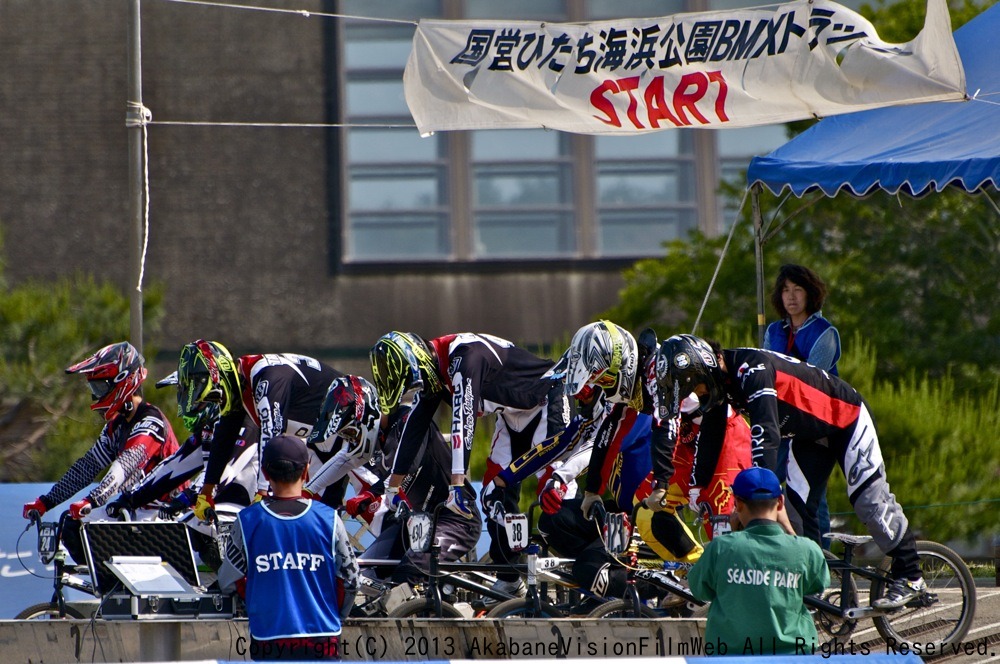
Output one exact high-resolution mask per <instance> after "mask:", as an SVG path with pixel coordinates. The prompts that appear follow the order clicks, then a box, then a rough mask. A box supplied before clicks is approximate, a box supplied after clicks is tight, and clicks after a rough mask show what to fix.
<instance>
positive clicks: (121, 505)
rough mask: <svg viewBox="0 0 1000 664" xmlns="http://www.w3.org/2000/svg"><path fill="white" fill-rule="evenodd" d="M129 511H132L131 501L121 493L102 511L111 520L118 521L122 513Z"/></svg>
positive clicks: (126, 495)
mask: <svg viewBox="0 0 1000 664" xmlns="http://www.w3.org/2000/svg"><path fill="white" fill-rule="evenodd" d="M130 509H132V500H131V499H130V497H129V495H128V494H126V493H122V494H121V495H120V496H118V498H116V499H115V500H112V501H111V502H110V503H108V504H107V505H105V506H104V511H105V512H107V514H108V516H109V517H111V518H112V519H120V518H121V515H122V512H125V511H127V510H130Z"/></svg>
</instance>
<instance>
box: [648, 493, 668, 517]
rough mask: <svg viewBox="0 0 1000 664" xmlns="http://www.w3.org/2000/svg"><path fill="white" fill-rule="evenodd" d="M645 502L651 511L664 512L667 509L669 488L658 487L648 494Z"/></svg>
mask: <svg viewBox="0 0 1000 664" xmlns="http://www.w3.org/2000/svg"><path fill="white" fill-rule="evenodd" d="M643 502H644V503H645V505H646V509H648V510H649V511H651V512H662V511H663V510H665V509H667V490H666V489H664V488H663V487H657V488H655V489H653V491H652V492H651V493H650V494H649V495H648V496H646V500H645V501H643Z"/></svg>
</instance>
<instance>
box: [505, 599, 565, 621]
mask: <svg viewBox="0 0 1000 664" xmlns="http://www.w3.org/2000/svg"><path fill="white" fill-rule="evenodd" d="M541 607H542V611H541V614H537V613H535V607H533V606H532V605H531V604H530V603H529V602H528V600H526V599H524V598H523V597H514V598H513V599H508V600H506V601H504V602H500V603H499V604H497V605H496V606H494V607H493V608H492V609H490V611H489V613H487V614H486V617H487V618H562V617H564V616H565V615H566V614H565V613H563V612H562V611H560V610H559V609H557V608H556V607H554V606H552V605H551V604H549V603H548V602H542V603H541Z"/></svg>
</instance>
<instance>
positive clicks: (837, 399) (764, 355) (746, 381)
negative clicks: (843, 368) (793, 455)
mask: <svg viewBox="0 0 1000 664" xmlns="http://www.w3.org/2000/svg"><path fill="white" fill-rule="evenodd" d="M723 358H724V359H725V362H726V373H727V384H726V387H727V390H728V392H729V396H730V398H731V400H732V403H733V406H735V407H736V408H740V409H742V410H743V411H744V412H745V413H746V414H747V416H748V417H749V418H750V433H751V436H752V443H753V461H754V464H755V465H758V466H764V467H766V468H771V469H772V470H773V469H774V468H775V466H776V465H777V450H778V443H779V442H780V440H781V438H782V437H787V438H800V439H804V440H819V439H821V438H826V437H829V436H833V435H835V434H838V433H840V432H842V431H844V430H845V429H849V428H851V427H853V426H854V424H855V422H857V419H858V416H859V414H860V411H861V405H862V404H863V403H864V400H863V399H862V398H861V395H860V394H858V392H857V390H855V389H854V388H853V387H851V386H850V385H848V384H847V383H845V382H844V381H842V380H840V379H839V378H837V377H836V376H833V375H831V374H829V373H827V372H826V371H824V370H822V369H817V368H816V367H814V366H812V365H810V364H806V363H805V362H802V361H801V360H797V359H795V358H793V357H789V356H787V355H782V354H780V353H775V352H772V351H768V350H760V349H757V348H735V349H731V350H725V351H723Z"/></svg>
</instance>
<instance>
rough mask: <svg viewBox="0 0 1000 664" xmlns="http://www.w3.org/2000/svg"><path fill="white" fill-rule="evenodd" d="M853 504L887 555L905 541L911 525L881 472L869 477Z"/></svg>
mask: <svg viewBox="0 0 1000 664" xmlns="http://www.w3.org/2000/svg"><path fill="white" fill-rule="evenodd" d="M853 503H854V512H855V513H856V514H857V515H858V518H860V519H861V520H862V521H863V522H864V524H865V527H867V528H868V534H869V535H871V536H872V537H873V538H874V539H875V543H876V544H877V545H878V547H879V548H880V549H881V550H882V551H883V552H888V551H891V550H893V549H894V548H896V546H897V545H899V543H900V542H902V541H903V536H904V535H905V534H906V532H907V530H908V528H909V525H910V524H909V521H907V519H906V515H905V514H903V508H902V507H900V505H899V503H897V502H896V496H894V495H893V494H892V492H891V491H889V483H888V482H886V481H885V477H884V476H883V475H882V474H881V473H879V474H877V475H874V476H873V477H871V478H869V480H868V482H867V483H866V484H864V485H863V486H862V487H861V488H860V489H859V490H858V491H857V492H856V493H855V495H854V500H853Z"/></svg>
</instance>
